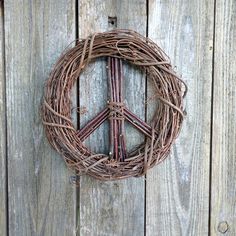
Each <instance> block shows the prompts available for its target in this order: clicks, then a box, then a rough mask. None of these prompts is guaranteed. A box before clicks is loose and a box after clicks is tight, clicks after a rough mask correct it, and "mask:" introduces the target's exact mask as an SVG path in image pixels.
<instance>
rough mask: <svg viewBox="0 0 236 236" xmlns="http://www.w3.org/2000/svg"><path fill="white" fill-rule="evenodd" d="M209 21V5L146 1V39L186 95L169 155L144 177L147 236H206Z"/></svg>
mask: <svg viewBox="0 0 236 236" xmlns="http://www.w3.org/2000/svg"><path fill="white" fill-rule="evenodd" d="M213 19H214V1H213V0H211V1H206V0H201V1H191V2H190V1H185V0H179V1H174V2H173V1H154V0H150V1H149V27H148V28H149V31H148V35H149V37H150V38H152V39H154V41H155V42H156V43H158V44H159V45H160V46H161V47H162V48H163V49H164V50H165V51H166V52H167V54H168V55H169V56H170V58H171V61H172V64H174V65H176V66H177V68H176V70H177V71H178V73H179V74H182V77H183V79H184V80H185V81H186V82H187V85H188V88H189V92H188V94H187V97H186V99H185V104H186V111H187V117H186V119H185V120H184V125H183V128H182V130H181V134H180V136H179V137H178V140H177V142H176V144H175V145H174V147H173V148H172V154H171V156H170V157H169V158H167V159H166V160H165V161H164V162H163V163H162V164H160V165H159V166H158V167H155V168H154V169H153V170H151V171H150V172H149V173H148V174H147V193H146V204H147V207H146V209H147V211H146V222H147V223H146V230H147V233H146V235H147V236H149V235H208V211H209V176H210V174H209V165H210V122H211V114H210V112H211V83H212V51H213V50H212V47H213ZM152 110H153V108H152V107H150V106H149V108H148V112H149V116H150V113H152Z"/></svg>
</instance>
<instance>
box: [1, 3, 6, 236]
mask: <svg viewBox="0 0 236 236" xmlns="http://www.w3.org/2000/svg"><path fill="white" fill-rule="evenodd" d="M3 13H4V11H3V3H2V1H1V2H0V55H1V57H0V171H1V175H0V235H2V236H5V235H6V234H7V203H6V200H7V199H6V191H7V189H6V178H7V176H6V175H7V173H6V120H5V72H4V23H3Z"/></svg>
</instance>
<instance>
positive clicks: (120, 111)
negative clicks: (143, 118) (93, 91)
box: [108, 101, 125, 120]
mask: <svg viewBox="0 0 236 236" xmlns="http://www.w3.org/2000/svg"><path fill="white" fill-rule="evenodd" d="M108 108H109V110H110V112H109V119H116V120H123V119H124V118H125V117H124V103H123V102H111V101H109V102H108Z"/></svg>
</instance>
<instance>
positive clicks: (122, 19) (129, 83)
mask: <svg viewBox="0 0 236 236" xmlns="http://www.w3.org/2000/svg"><path fill="white" fill-rule="evenodd" d="M79 16H80V17H79V37H80V38H85V37H87V36H88V35H89V34H90V33H94V32H102V31H106V30H108V29H112V28H114V25H112V24H109V23H108V17H109V16H110V17H117V27H118V28H131V29H134V30H137V31H138V32H140V33H141V34H143V35H145V34H146V18H147V15H146V1H145V0H138V1H125V0H122V1H119V0H105V1H101V0H99V1H95V0H89V1H85V0H81V1H79ZM125 80H126V82H125V90H126V92H125V96H126V102H127V104H128V106H129V108H130V110H132V111H133V112H135V113H136V114H137V115H139V116H140V117H141V118H143V119H144V115H145V114H144V98H145V76H144V75H142V74H140V73H139V71H137V69H134V68H131V67H130V66H126V68H125ZM131 87H133V89H132V90H131V89H130V88H131ZM95 94H96V95H95ZM106 102H107V71H106V60H105V59H101V60H99V61H96V62H93V63H91V65H90V66H89V67H88V68H87V69H86V70H85V72H84V73H83V75H82V76H81V77H80V105H81V106H86V107H87V110H88V112H87V113H86V114H85V115H83V116H81V119H80V121H81V126H83V125H84V124H85V123H86V122H87V121H88V120H89V119H91V118H92V117H93V116H94V115H95V114H96V113H97V112H99V111H100V110H101V109H102V108H103V107H104V106H105V105H106ZM127 128H128V132H127V140H128V145H129V148H131V147H132V146H133V145H135V144H138V143H140V141H141V140H142V136H140V135H139V134H138V133H137V132H136V131H134V130H133V129H131V127H129V126H127ZM108 133H109V132H108V124H105V125H104V126H101V127H100V128H99V129H98V130H97V131H96V132H95V133H94V134H93V135H92V136H91V137H90V138H89V139H88V140H87V141H86V142H85V143H86V144H87V145H88V146H89V147H90V148H91V149H92V150H94V151H96V152H106V153H108ZM104 147H105V148H104ZM143 234H144V179H143V178H138V179H135V178H132V179H128V180H122V181H114V182H101V181H97V180H94V179H92V178H89V177H87V176H83V177H81V181H80V235H83V236H84V235H109V236H110V235H143Z"/></svg>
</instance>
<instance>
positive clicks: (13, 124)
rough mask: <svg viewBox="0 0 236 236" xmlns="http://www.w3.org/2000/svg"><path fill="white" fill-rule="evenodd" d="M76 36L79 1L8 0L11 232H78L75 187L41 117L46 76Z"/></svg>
mask: <svg viewBox="0 0 236 236" xmlns="http://www.w3.org/2000/svg"><path fill="white" fill-rule="evenodd" d="M74 39H75V2H74V1H73V0H69V1H66V0H60V1H51V0H47V1H13V0H9V1H5V42H6V49H5V52H6V78H7V80H6V92H7V131H8V132H7V133H8V135H7V139H8V146H7V148H8V150H7V154H8V174H9V175H8V176H9V178H8V188H9V192H8V195H9V235H22V236H26V235H75V231H76V209H75V206H76V204H75V203H76V194H75V192H76V191H75V187H73V186H71V185H70V184H69V181H68V180H69V171H68V170H67V169H66V166H65V164H64V162H63V160H62V159H61V158H60V157H59V155H57V154H56V152H55V151H54V150H52V148H51V147H49V144H48V142H47V140H46V137H45V134H44V132H43V127H42V121H41V117H40V103H41V101H42V95H43V87H44V81H45V80H46V79H47V77H48V74H49V71H50V70H51V67H52V64H53V63H55V61H56V59H57V57H58V56H59V55H60V53H61V51H62V50H63V49H64V48H65V46H66V45H67V44H68V43H70V42H71V41H73V40H74Z"/></svg>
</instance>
